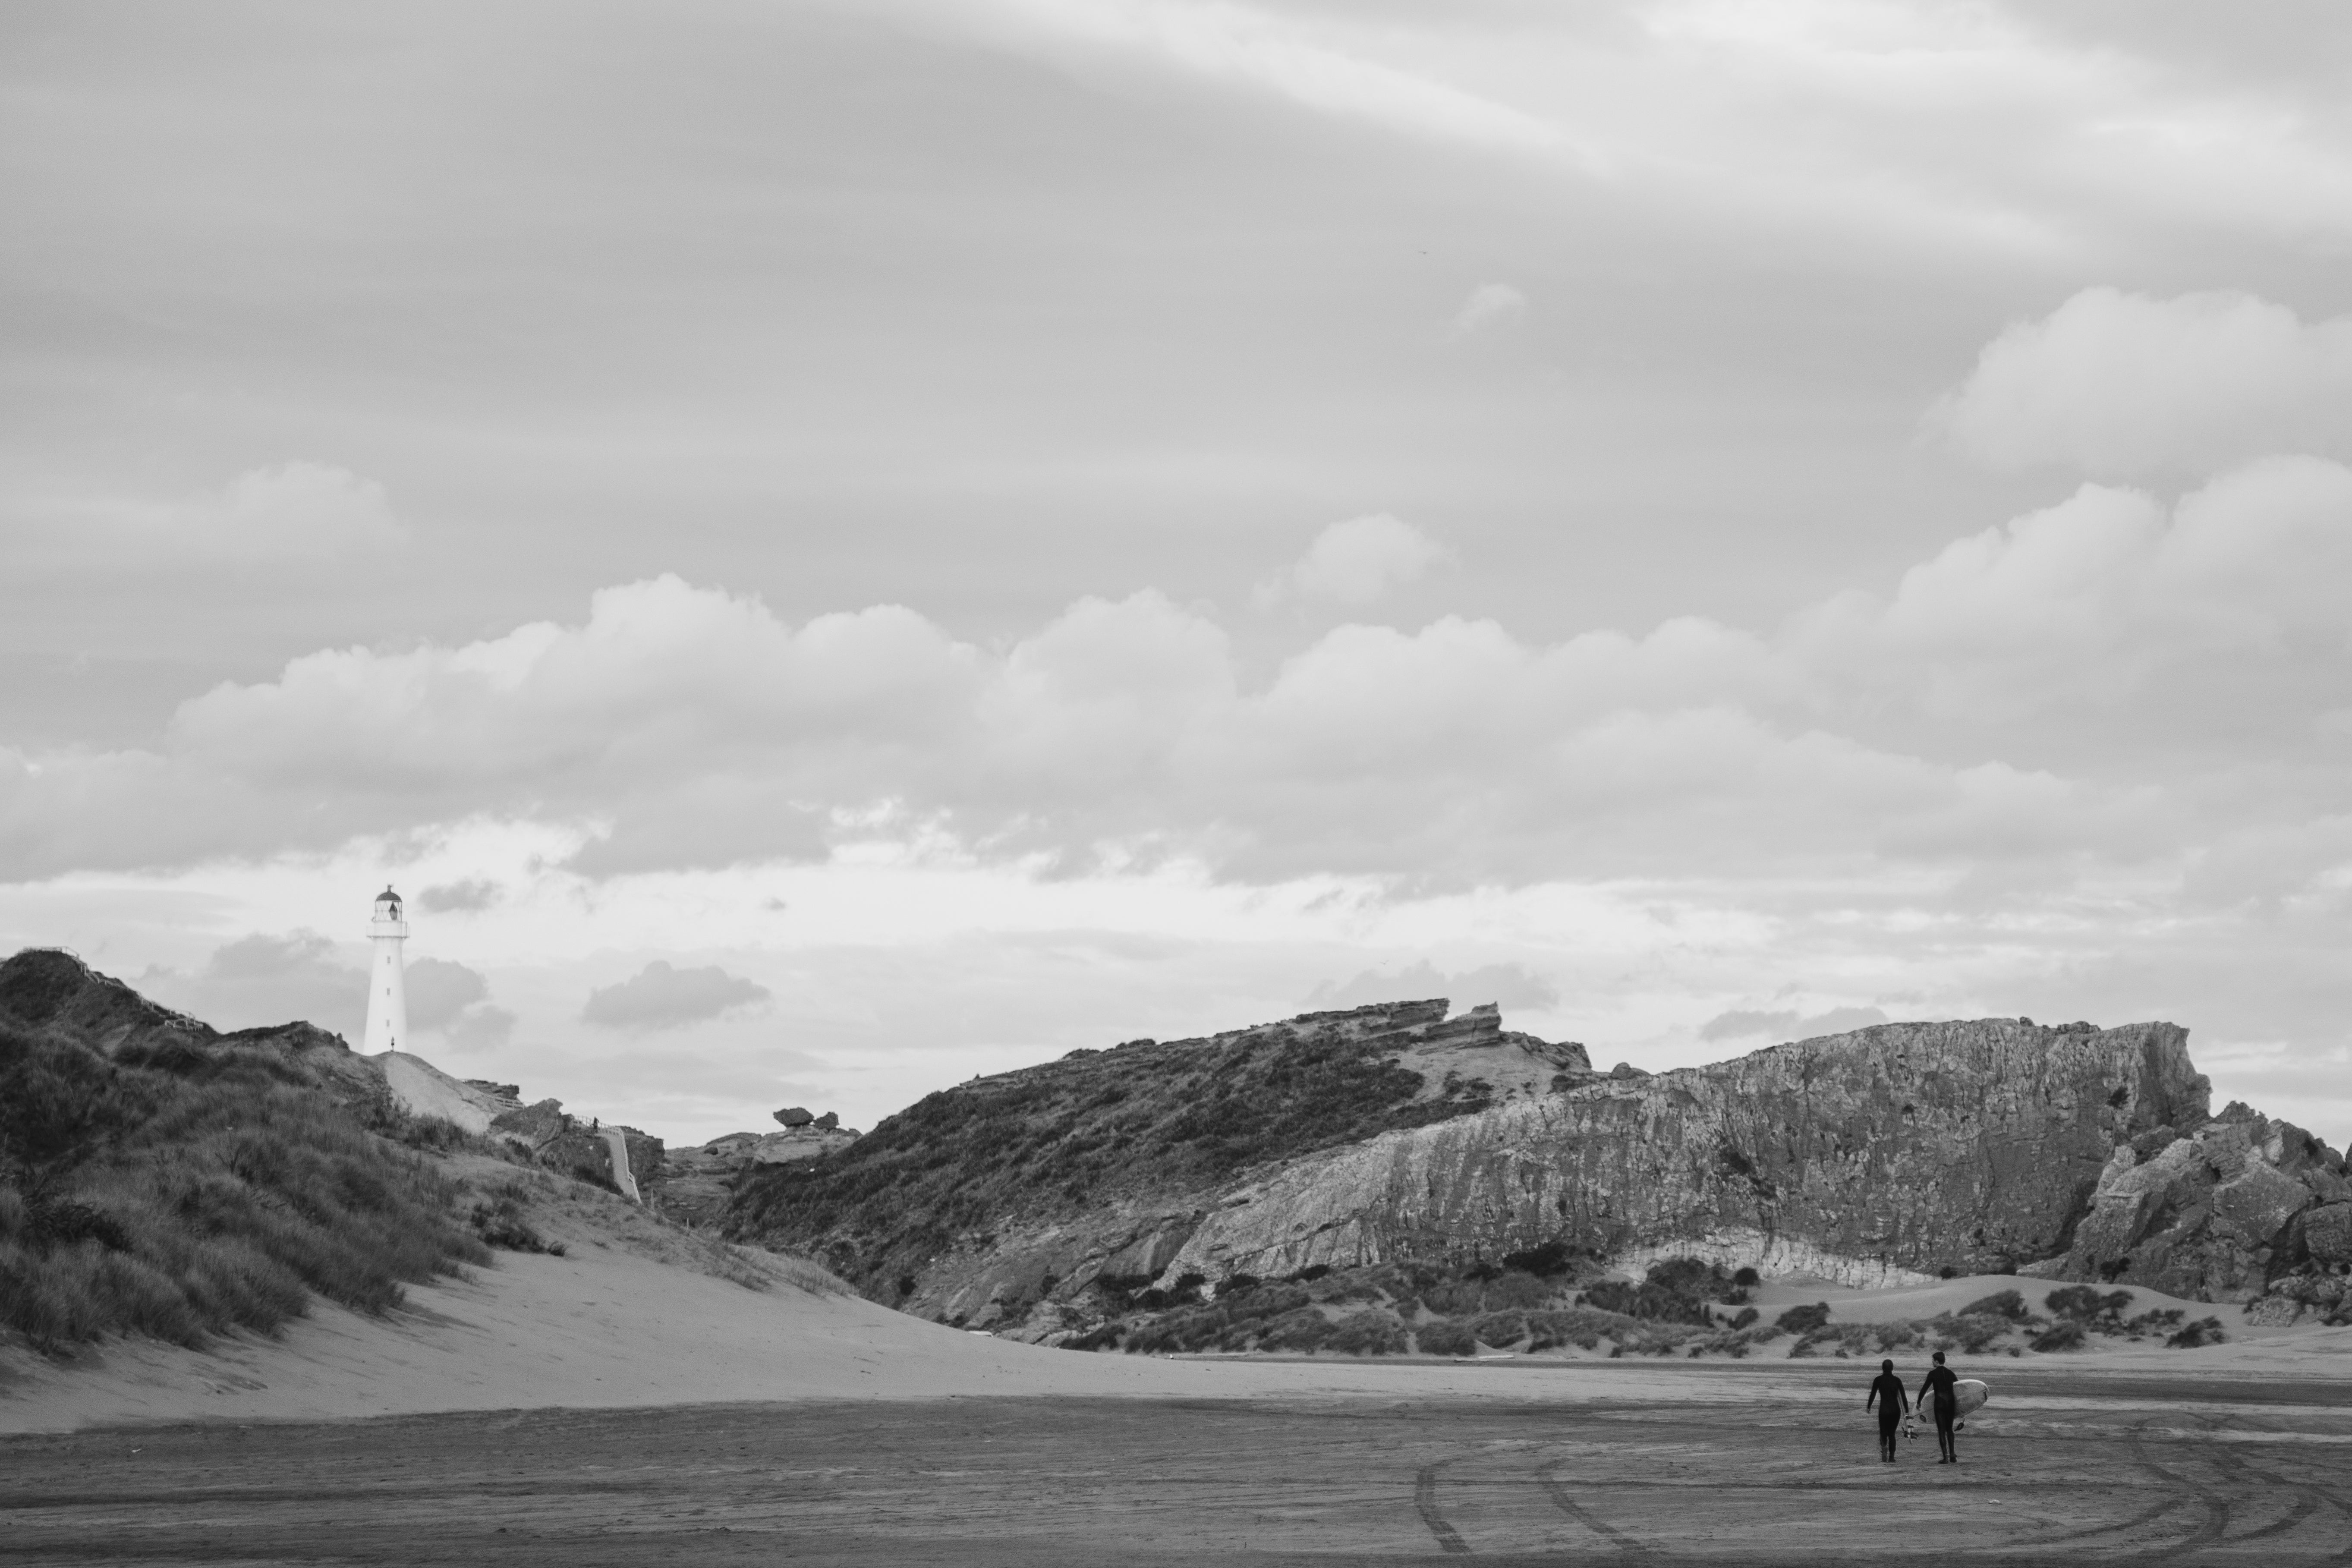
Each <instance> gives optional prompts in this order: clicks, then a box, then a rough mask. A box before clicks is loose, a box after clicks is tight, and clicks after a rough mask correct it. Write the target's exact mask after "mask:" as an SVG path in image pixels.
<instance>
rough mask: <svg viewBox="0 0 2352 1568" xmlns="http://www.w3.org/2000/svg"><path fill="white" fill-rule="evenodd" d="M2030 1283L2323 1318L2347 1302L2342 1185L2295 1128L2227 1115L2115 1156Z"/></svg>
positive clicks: (2349, 1243)
mask: <svg viewBox="0 0 2352 1568" xmlns="http://www.w3.org/2000/svg"><path fill="white" fill-rule="evenodd" d="M2200 1121H2201V1119H2200ZM2031 1271H2032V1272H2033V1273H2037V1274H2046V1275H2049V1276H2051V1277H2053V1278H2059V1279H2084V1280H2090V1279H2095V1280H2101V1281H2105V1282H2107V1283H2110V1284H2115V1283H2120V1284H2126V1285H2147V1286H2151V1287H2153V1288H2154V1289H2158V1290H2162V1291H2164V1292H2166V1293H2167V1294H2168V1295H2174V1296H2187V1297H2191V1298H2194V1299H2196V1300H2207V1301H2225V1300H2247V1301H2249V1303H2250V1306H2251V1307H2252V1309H2253V1311H2254V1315H2255V1316H2256V1317H2257V1318H2259V1319H2260V1320H2261V1321H2265V1322H2272V1323H2291V1322H2294V1321H2295V1320H2296V1319H2297V1318H2299V1317H2302V1316H2305V1315H2306V1314H2309V1315H2315V1316H2326V1315H2327V1314H2328V1313H2330V1312H2332V1311H2333V1310H2336V1309H2337V1308H2339V1307H2341V1306H2343V1305H2344V1304H2345V1303H2346V1302H2347V1300H2352V1279H2347V1274H2352V1182H2347V1180H2346V1177H2345V1168H2344V1162H2343V1161H2342V1160H2340V1159H2339V1158H2337V1157H2336V1154H2335V1153H2334V1152H2333V1151H2331V1150H2330V1149H2329V1148H2328V1147H2327V1145H2326V1144H2325V1143H2322V1142H2320V1141H2319V1140H2318V1139H2316V1138H2314V1137H2313V1136H2312V1135H2311V1134H2310V1133H2308V1132H2305V1131H2304V1130H2303V1129H2302V1128H2300V1127H2296V1126H2294V1125H2293V1124H2291V1123H2289V1122H2284V1121H2272V1120H2271V1119H2270V1118H2268V1117H2266V1116H2263V1115H2262V1114H2261V1113H2260V1112H2258V1111H2255V1110H2252V1109H2251V1108H2249V1107H2247V1106H2244V1105H2238V1104H2233V1105H2231V1107H2230V1108H2229V1109H2228V1110H2224V1111H2222V1112H2221V1115H2220V1116H2218V1117H2216V1118H2214V1119H2213V1120H2211V1121H2202V1122H2201V1124H2200V1123H2198V1122H2184V1123H2182V1124H2180V1125H2179V1126H2177V1127H2176V1126H2171V1125H2167V1126H2163V1127H2158V1128H2156V1129H2154V1130H2152V1131H2147V1132H2145V1133H2142V1134H2140V1135H2139V1136H2138V1137H2137V1138H2134V1139H2133V1140H2132V1141H2130V1142H2127V1143H2122V1144H2119V1145H2117V1146H2116V1150H2115V1152H2113V1153H2112V1154H2111V1155H2110V1156H2109V1157H2108V1160H2107V1163H2106V1167H2105V1169H2104V1170H2103V1171H2101V1172H2100V1173H2099V1179H2098V1183H2097V1185H2096V1186H2095V1189H2094V1190H2093V1192H2092V1194H2091V1200H2090V1204H2089V1206H2088V1210H2087V1212H2086V1213H2085V1214H2084V1216H2083V1219H2082V1222H2081V1223H2080V1224H2079V1225H2077V1226H2075V1227H2074V1238H2073V1245H2072V1246H2071V1247H2068V1249H2067V1250H2066V1253H2065V1254H2064V1256H2063V1257H2062V1258H2053V1259H2052V1260H2050V1261H2049V1262H2048V1263H2046V1264H2043V1265H2042V1266H2041V1267H2038V1268H2034V1269H2032V1270H2031ZM2256 1298H2262V1300H2255V1299H2256Z"/></svg>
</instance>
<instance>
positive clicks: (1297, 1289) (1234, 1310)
mask: <svg viewBox="0 0 2352 1568" xmlns="http://www.w3.org/2000/svg"><path fill="white" fill-rule="evenodd" d="M1219 1305H1221V1306H1223V1308H1224V1310H1225V1314H1226V1316H1227V1317H1229V1318H1230V1319H1232V1320H1233V1321H1234V1322H1247V1321H1255V1320H1257V1319H1259V1318H1276V1317H1280V1316H1281V1315H1282V1314H1284V1313H1285V1312H1292V1311H1296V1310H1298V1309H1299V1308H1301V1307H1304V1306H1306V1305H1307V1290H1306V1288H1305V1287H1304V1286H1299V1285H1260V1286H1257V1287H1256V1288H1255V1289H1249V1290H1237V1291H1234V1293H1232V1294H1231V1295H1228V1296H1226V1297H1225V1298H1224V1299H1223V1300H1222V1301H1221V1302H1220V1303H1219Z"/></svg>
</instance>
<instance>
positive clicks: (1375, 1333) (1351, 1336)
mask: <svg viewBox="0 0 2352 1568" xmlns="http://www.w3.org/2000/svg"><path fill="white" fill-rule="evenodd" d="M1323 1348H1324V1349H1325V1350H1332V1351H1341V1352H1346V1353H1347V1354H1349V1355H1402V1354H1403V1353H1404V1350H1405V1337H1404V1323H1403V1321H1402V1320H1401V1319H1399V1318H1398V1317H1397V1315H1396V1314H1395V1313H1394V1312H1391V1311H1386V1310H1381V1309H1380V1308H1373V1309H1371V1310H1369V1311H1362V1312H1357V1313H1354V1314H1352V1315H1350V1316H1349V1317H1347V1318H1345V1319H1342V1320H1341V1321H1339V1324H1338V1325H1336V1326H1335V1327H1334V1328H1333V1329H1332V1331H1331V1333H1330V1336H1329V1337H1328V1338H1327V1339H1326V1340H1325V1341H1324V1342H1323Z"/></svg>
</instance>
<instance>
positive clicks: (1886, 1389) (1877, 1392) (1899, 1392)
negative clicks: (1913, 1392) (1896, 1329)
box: [1862, 1361, 1911, 1465]
mask: <svg viewBox="0 0 2352 1568" xmlns="http://www.w3.org/2000/svg"><path fill="white" fill-rule="evenodd" d="M1872 1405H1876V1406H1878V1457H1879V1458H1880V1460H1882V1461H1883V1462H1885V1463H1886V1464H1889V1465H1891V1464H1893V1463H1894V1462H1895V1423H1896V1422H1898V1421H1900V1420H1902V1419H1903V1413H1904V1412H1905V1411H1906V1410H1908V1409H1910V1408H1911V1396H1910V1395H1909V1394H1906V1393H1905V1392H1904V1391H1903V1380H1902V1379H1901V1378H1899V1377H1897V1376H1895V1363H1893V1362H1891V1361H1883V1362H1880V1363H1878V1375H1877V1376H1876V1377H1875V1378H1874V1379H1872V1380H1871V1384H1870V1397H1869V1398H1867V1399H1865V1400H1864V1401H1863V1402H1862V1407H1863V1409H1864V1410H1865V1411H1866V1410H1868V1409H1869V1408H1870V1407H1871V1406H1872Z"/></svg>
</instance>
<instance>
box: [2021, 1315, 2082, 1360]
mask: <svg viewBox="0 0 2352 1568" xmlns="http://www.w3.org/2000/svg"><path fill="white" fill-rule="evenodd" d="M2084 1337H2085V1336H2084V1329H2083V1325H2082V1322H2081V1321H2079V1320H2077V1319H2072V1318H2070V1319H2067V1320H2065V1321H2061V1322H2057V1323H2053V1324H2052V1325H2051V1326H2050V1327H2049V1328H2048V1329H2046V1330H2044V1331H2042V1332H2041V1333H2038V1334H2036V1335H2034V1336H2033V1338H2032V1341H2031V1344H2032V1348H2033V1349H2035V1350H2037V1351H2043V1352H2049V1351H2078V1350H2081V1349H2082V1348H2083V1342H2084Z"/></svg>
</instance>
